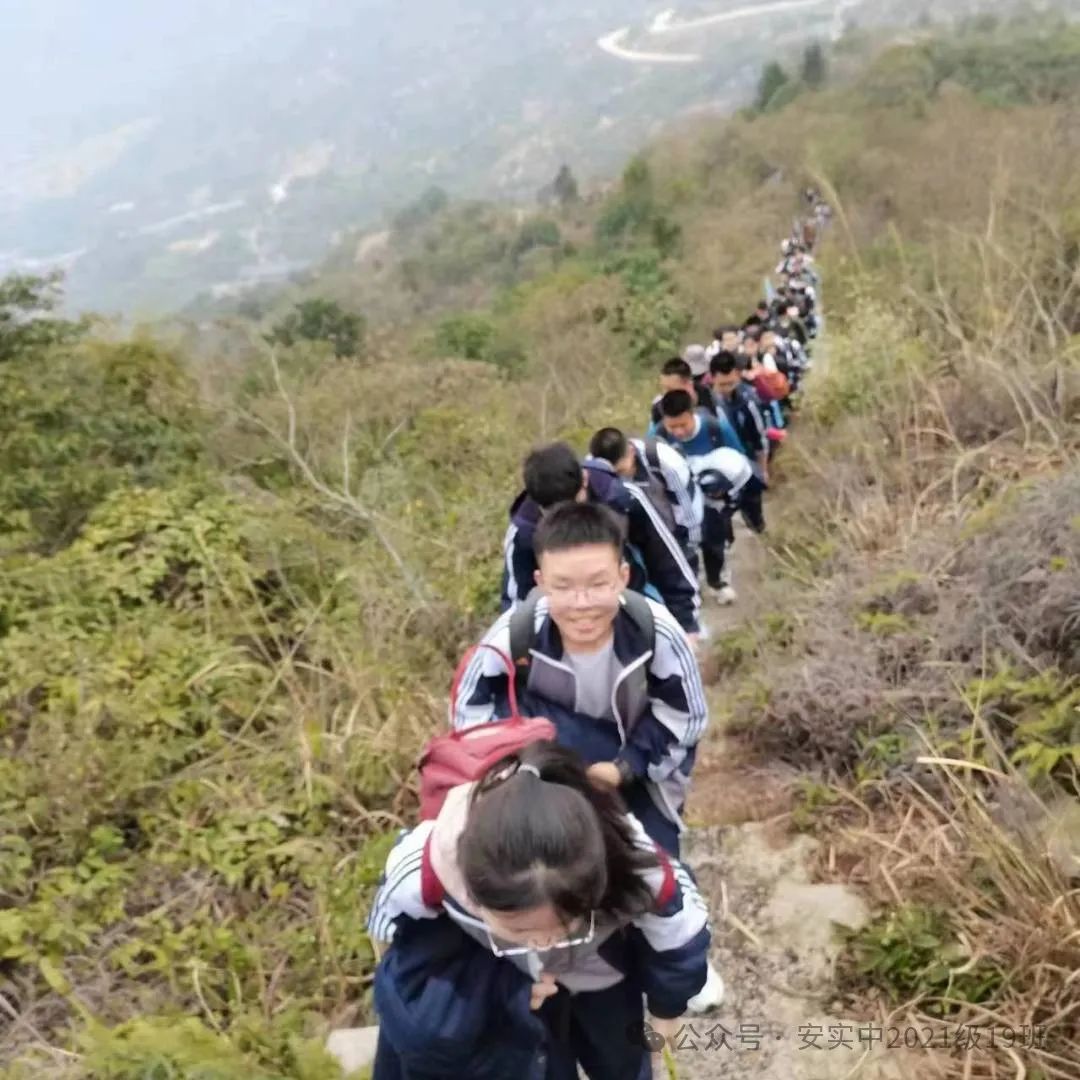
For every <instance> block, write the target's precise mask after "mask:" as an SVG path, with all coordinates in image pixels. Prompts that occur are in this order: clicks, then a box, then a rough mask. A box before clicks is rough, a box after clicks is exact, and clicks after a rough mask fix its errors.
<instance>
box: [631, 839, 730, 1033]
mask: <svg viewBox="0 0 1080 1080" xmlns="http://www.w3.org/2000/svg"><path fill="white" fill-rule="evenodd" d="M634 824H635V832H636V833H638V843H639V845H640V846H641V847H642V849H643V850H644V849H646V847H647V846H648V847H649V848H651V850H652V851H653V852H655V854H656V857H657V860H658V862H659V866H658V867H657V868H655V869H652V870H648V871H646V872H645V877H646V879H647V880H648V883H649V886H650V890H651V891H652V894H653V896H654V897H655V898H656V900H655V905H654V907H653V909H652V910H651V911H648V912H645V913H644V914H642V915H639V916H638V917H637V918H635V919H634V920H633V923H632V926H631V930H630V935H629V936H630V943H631V948H632V949H633V950H634V951H635V952H636V953H637V954H638V959H639V963H638V964H637V965H636V968H637V970H638V971H639V972H640V978H641V990H642V991H643V992H644V994H645V998H646V1004H647V1006H648V1009H649V1013H650V1014H651V1015H652V1016H655V1017H656V1018H657V1019H658V1020H670V1019H673V1018H674V1017H678V1016H682V1014H683V1013H684V1012H685V1011H686V1005H687V1002H689V1000H690V999H691V998H692V997H693V996H694V995H695V994H697V993H699V992H700V990H701V988H702V987H703V986H704V985H705V980H706V979H707V978H708V965H709V946H710V944H711V942H712V934H711V932H710V928H709V912H708V908H707V906H706V904H705V901H704V900H703V899H702V898H701V894H700V893H699V892H698V889H697V886H696V885H695V884H694V881H693V879H692V878H691V877H690V874H689V873H688V872H687V870H686V867H684V866H683V865H682V863H681V862H679V861H678V860H677V859H673V858H671V857H670V856H668V855H666V854H665V853H664V852H662V851H660V850H659V848H657V847H656V845H655V844H652V842H651V841H650V840H649V839H648V837H647V836H645V833H644V830H643V829H642V828H641V825H640V824H639V823H637V822H635V823H634Z"/></svg>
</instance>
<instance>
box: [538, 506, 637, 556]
mask: <svg viewBox="0 0 1080 1080" xmlns="http://www.w3.org/2000/svg"><path fill="white" fill-rule="evenodd" d="M586 544H610V545H611V547H613V548H614V549H615V551H616V552H617V553H618V554H619V556H620V558H621V557H622V547H623V530H622V525H621V523H620V522H619V519H618V518H617V517H616V516H615V514H614V512H613V511H611V510H609V509H608V508H607V507H606V506H603V505H601V504H600V503H589V502H583V503H579V502H563V503H559V505H558V506H554V507H552V509H551V510H549V511H548V512H547V513H546V514H545V515H544V516H543V518H541V519H540V524H539V525H537V527H536V532H535V533H534V534H533V551H534V552H535V554H536V559H537V561H538V562H539V560H540V558H541V556H543V555H544V554H545V553H546V552H549V551H567V550H568V549H569V548H576V547H584V546H585V545H586Z"/></svg>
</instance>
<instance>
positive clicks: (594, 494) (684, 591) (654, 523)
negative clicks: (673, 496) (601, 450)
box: [501, 460, 701, 634]
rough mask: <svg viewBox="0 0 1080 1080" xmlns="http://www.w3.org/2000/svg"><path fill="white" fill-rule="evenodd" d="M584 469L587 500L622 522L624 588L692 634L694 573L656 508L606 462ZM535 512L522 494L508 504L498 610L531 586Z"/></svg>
mask: <svg viewBox="0 0 1080 1080" xmlns="http://www.w3.org/2000/svg"><path fill="white" fill-rule="evenodd" d="M584 468H585V473H586V477H587V479H588V491H589V499H590V500H592V501H594V502H598V503H602V504H603V505H605V506H607V507H609V508H610V509H611V510H614V511H615V512H616V513H617V514H619V515H620V516H621V517H622V518H623V520H624V521H625V523H626V546H627V562H628V563H629V564H630V588H631V589H633V590H634V591H635V592H640V593H645V594H646V595H651V596H653V598H654V599H657V600H659V601H660V602H661V603H663V604H664V605H666V606H667V609H668V610H669V611H670V612H671V614H672V615H674V616H675V618H676V620H677V621H678V623H679V625H680V626H681V627H682V628H683V629H684V630H685V631H686V632H687V633H688V634H696V633H697V632H698V630H699V629H700V626H699V625H698V612H699V610H700V608H701V593H700V591H699V589H698V581H697V575H696V574H695V573H694V571H693V570H692V569H691V568H690V564H689V563H688V562H687V561H686V556H685V555H684V554H683V552H682V549H681V548H680V547H679V542H678V541H677V540H676V539H675V537H674V536H672V535H671V531H670V530H669V529H668V527H667V526H666V525H665V524H664V520H663V518H661V516H660V514H659V512H658V511H657V510H656V508H655V507H654V506H653V505H652V503H651V502H650V501H649V498H648V496H647V495H646V494H645V493H644V492H643V491H641V490H640V489H639V488H637V487H635V486H634V485H632V484H624V483H623V482H622V480H620V479H619V477H618V476H617V475H616V474H615V472H614V470H613V469H612V467H611V465H610V464H609V463H608V462H606V461H595V460H590V461H588V462H586V464H585V466H584ZM540 516H541V511H540V507H539V506H537V504H536V503H535V502H534V501H533V500H532V499H530V498H529V496H528V495H527V494H525V493H524V492H522V493H521V494H520V495H519V496H518V497H517V498H516V499H515V500H514V503H513V505H512V506H511V507H510V527H509V528H508V529H507V531H506V537H505V539H504V540H503V563H504V565H503V586H502V603H501V607H502V610H503V611H506V610H507V609H508V608H510V607H512V606H513V605H514V604H515V603H517V601H518V600H524V599H525V597H526V596H528V595H529V593H530V592H532V590H533V586H534V585H535V584H536V577H535V575H536V570H537V564H536V553H535V551H534V549H533V535H534V534H535V532H536V527H537V526H538V525H539V524H540Z"/></svg>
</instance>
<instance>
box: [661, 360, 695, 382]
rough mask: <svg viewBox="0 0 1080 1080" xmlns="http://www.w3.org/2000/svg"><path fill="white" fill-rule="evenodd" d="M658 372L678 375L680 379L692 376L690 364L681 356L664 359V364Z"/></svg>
mask: <svg viewBox="0 0 1080 1080" xmlns="http://www.w3.org/2000/svg"><path fill="white" fill-rule="evenodd" d="M660 374H661V375H678V376H679V378H680V379H692V378H693V377H694V373H693V371H691V370H690V365H689V364H688V363H687V362H686V361H685V360H684V359H683V358H682V357H681V356H673V357H672V358H671V359H670V360H667V361H665V362H664V366H663V367H662V368H661V369H660Z"/></svg>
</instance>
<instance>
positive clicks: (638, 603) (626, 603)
mask: <svg viewBox="0 0 1080 1080" xmlns="http://www.w3.org/2000/svg"><path fill="white" fill-rule="evenodd" d="M623 608H624V610H625V611H626V614H627V615H629V616H630V618H631V619H633V620H634V623H635V625H636V626H637V628H638V629H639V630H640V631H641V633H642V635H643V636H644V638H645V640H646V641H647V642H648V643H649V648H650V649H652V650H653V652H655V651H656V619H655V618H654V617H653V611H652V608H651V607H649V601H648V600H646V599H645V597H644V596H642V595H641V593H639V592H633V591H632V590H630V589H627V590H626V591H625V592H624V593H623Z"/></svg>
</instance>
